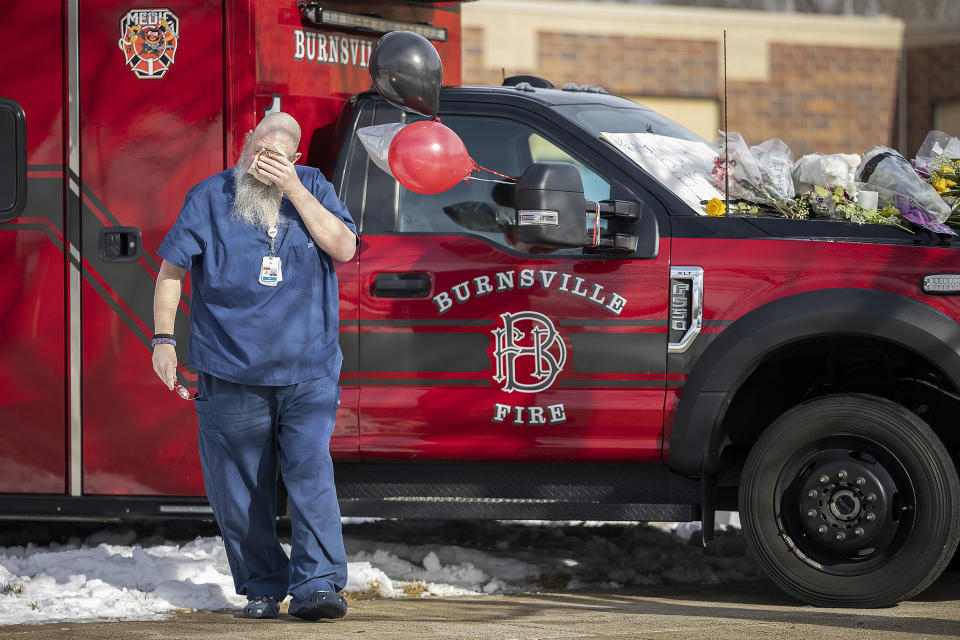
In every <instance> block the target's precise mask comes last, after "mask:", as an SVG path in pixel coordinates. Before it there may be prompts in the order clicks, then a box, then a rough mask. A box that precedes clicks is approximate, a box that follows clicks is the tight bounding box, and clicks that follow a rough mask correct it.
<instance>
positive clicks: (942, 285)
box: [923, 273, 960, 295]
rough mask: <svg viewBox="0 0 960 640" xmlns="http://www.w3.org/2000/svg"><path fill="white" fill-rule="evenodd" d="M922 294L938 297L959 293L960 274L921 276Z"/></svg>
mask: <svg viewBox="0 0 960 640" xmlns="http://www.w3.org/2000/svg"><path fill="white" fill-rule="evenodd" d="M923 292H924V293H932V294H940V295H949V294H954V293H960V274H958V273H935V274H930V275H926V276H923Z"/></svg>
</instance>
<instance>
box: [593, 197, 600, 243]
mask: <svg viewBox="0 0 960 640" xmlns="http://www.w3.org/2000/svg"><path fill="white" fill-rule="evenodd" d="M599 231H600V203H599V202H597V217H596V220H595V221H594V223H593V246H595V247H596V246H597V245H599V244H600V236H599Z"/></svg>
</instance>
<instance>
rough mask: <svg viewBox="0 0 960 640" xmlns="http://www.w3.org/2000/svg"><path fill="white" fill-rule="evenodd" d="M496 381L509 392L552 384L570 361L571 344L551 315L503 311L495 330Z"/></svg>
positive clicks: (529, 391) (536, 389)
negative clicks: (554, 324) (561, 333)
mask: <svg viewBox="0 0 960 640" xmlns="http://www.w3.org/2000/svg"><path fill="white" fill-rule="evenodd" d="M492 333H493V363H494V366H495V368H496V373H495V374H494V376H493V380H494V382H496V383H498V384H502V385H503V387H501V389H502V390H503V391H506V392H507V393H512V392H514V391H520V392H523V393H536V392H538V391H544V390H546V389H549V388H550V385H552V384H553V381H554V380H556V379H557V375H559V374H560V372H561V371H563V365H564V364H565V363H566V361H567V347H566V345H564V343H563V338H561V337H560V334H559V333H557V329H556V327H554V326H553V322H551V320H550V318H548V317H547V316H545V315H543V314H542V313H537V312H536V311H521V312H519V313H502V314H500V325H499V326H498V327H497V328H496V329H494V330H493V332H492Z"/></svg>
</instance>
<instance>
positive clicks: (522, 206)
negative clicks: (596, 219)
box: [516, 162, 587, 247]
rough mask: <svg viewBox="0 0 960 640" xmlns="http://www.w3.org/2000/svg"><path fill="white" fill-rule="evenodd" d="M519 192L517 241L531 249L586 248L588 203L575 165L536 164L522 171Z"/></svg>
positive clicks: (517, 199) (562, 163) (557, 163)
mask: <svg viewBox="0 0 960 640" xmlns="http://www.w3.org/2000/svg"><path fill="white" fill-rule="evenodd" d="M516 190H517V191H516V193H517V197H516V211H517V220H516V224H517V226H516V233H517V240H519V241H520V242H523V243H525V244H528V245H532V246H545V247H582V246H583V241H584V237H583V234H584V229H585V228H586V224H587V217H586V216H587V214H586V200H584V197H583V182H582V181H581V180H580V172H579V171H577V168H576V167H575V166H573V165H572V164H570V163H569V162H535V163H533V164H532V165H530V166H529V167H527V170H526V171H524V172H523V175H522V176H521V177H520V181H519V182H518V183H517V186H516Z"/></svg>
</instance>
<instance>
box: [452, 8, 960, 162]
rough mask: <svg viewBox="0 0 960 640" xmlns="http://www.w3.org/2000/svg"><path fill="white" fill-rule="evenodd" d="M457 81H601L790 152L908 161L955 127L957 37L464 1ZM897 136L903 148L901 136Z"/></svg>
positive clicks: (724, 15) (845, 24)
mask: <svg viewBox="0 0 960 640" xmlns="http://www.w3.org/2000/svg"><path fill="white" fill-rule="evenodd" d="M462 14H463V82H464V84H500V82H501V80H502V78H503V76H504V75H506V76H510V75H515V74H532V75H538V76H542V77H544V78H547V79H548V80H550V81H551V82H553V83H554V84H555V85H556V86H558V87H560V86H562V85H563V84H565V83H568V82H575V83H577V84H591V85H598V86H601V87H604V88H605V89H607V90H608V91H610V92H611V93H615V94H618V95H621V96H624V97H628V98H631V99H634V100H637V101H638V102H641V103H643V104H646V105H647V106H650V107H651V108H654V109H656V110H658V111H660V112H662V113H664V114H666V115H668V116H670V117H672V118H673V119H674V120H677V121H678V122H680V123H682V124H684V125H686V126H688V127H689V128H690V129H693V130H694V131H696V132H697V133H699V134H700V135H701V136H703V137H705V138H707V139H709V140H712V139H713V138H714V137H715V136H716V131H717V129H719V128H722V123H723V30H724V29H726V31H727V104H728V107H729V112H728V119H729V128H730V130H731V131H739V132H740V133H742V134H743V135H744V137H745V138H746V139H747V141H748V143H750V144H756V143H759V142H761V141H762V140H765V139H767V138H772V137H779V138H782V139H783V140H784V141H785V142H787V144H789V145H790V146H791V148H792V149H793V151H794V155H795V156H799V155H801V154H804V153H810V152H813V151H821V152H824V153H837V152H847V153H851V152H855V153H861V154H862V153H863V152H864V151H866V150H867V149H869V148H870V147H872V146H874V145H876V144H882V145H887V146H893V147H896V148H901V147H903V148H902V149H901V150H902V151H904V152H905V153H906V154H907V155H908V157H912V155H913V153H914V152H915V151H916V149H917V147H918V146H919V144H920V142H921V141H922V139H923V137H924V136H925V135H926V133H927V131H928V130H929V129H931V128H934V126H935V125H936V126H938V127H939V128H942V129H944V130H947V131H950V132H952V133H954V134H956V135H960V31H958V30H957V29H946V28H942V27H935V28H922V29H914V28H913V27H912V26H911V27H910V28H908V27H907V26H906V25H905V23H904V21H902V20H900V19H896V18H889V17H874V18H865V17H854V16H823V15H814V14H795V13H776V12H758V11H743V10H730V9H706V8H693V7H666V6H656V5H637V4H621V3H595V2H548V1H544V0H509V1H508V0H479V1H478V2H474V3H469V4H465V5H463V8H462ZM902 141H906V144H902Z"/></svg>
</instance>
